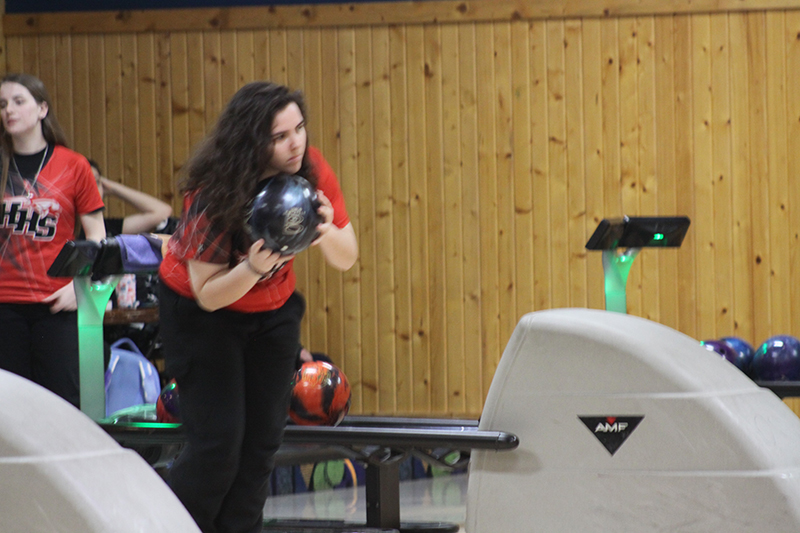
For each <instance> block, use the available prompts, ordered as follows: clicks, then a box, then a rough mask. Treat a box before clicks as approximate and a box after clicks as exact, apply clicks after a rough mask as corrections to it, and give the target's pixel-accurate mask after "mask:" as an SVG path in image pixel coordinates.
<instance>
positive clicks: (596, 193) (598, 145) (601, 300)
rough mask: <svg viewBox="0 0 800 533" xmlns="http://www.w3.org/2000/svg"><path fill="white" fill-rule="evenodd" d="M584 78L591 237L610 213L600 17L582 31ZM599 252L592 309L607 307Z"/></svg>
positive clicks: (594, 258)
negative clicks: (606, 201) (605, 167)
mask: <svg viewBox="0 0 800 533" xmlns="http://www.w3.org/2000/svg"><path fill="white" fill-rule="evenodd" d="M581 40H582V43H581V44H582V48H583V49H582V51H581V52H582V57H583V61H582V65H581V69H582V71H581V77H582V80H583V83H582V89H583V102H582V107H583V147H584V155H583V164H584V168H585V194H586V225H585V227H584V235H583V236H584V239H585V240H588V238H589V236H591V234H592V232H593V231H594V229H595V228H596V227H597V225H598V224H599V223H600V221H601V220H603V218H605V217H606V216H608V215H609V214H608V213H606V210H605V208H604V199H603V191H604V187H603V160H604V156H605V152H604V148H603V104H602V102H603V88H602V59H601V58H602V54H601V52H600V21H599V20H597V19H591V20H584V21H583V24H582V32H581ZM598 255H599V254H598V253H597V252H593V253H587V255H586V257H587V262H588V265H587V270H586V275H587V279H586V283H587V285H588V294H587V304H588V307H590V308H593V309H603V308H605V293H604V292H603V284H602V283H600V282H599V281H598V280H602V279H603V265H602V261H601V260H600V259H599V257H598Z"/></svg>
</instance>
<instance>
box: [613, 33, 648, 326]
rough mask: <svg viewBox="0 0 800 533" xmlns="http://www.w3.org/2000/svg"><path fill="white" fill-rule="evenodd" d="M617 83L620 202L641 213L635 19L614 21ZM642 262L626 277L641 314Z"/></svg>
mask: <svg viewBox="0 0 800 533" xmlns="http://www.w3.org/2000/svg"><path fill="white" fill-rule="evenodd" d="M617 39H618V45H617V49H618V58H617V72H618V81H617V83H618V84H619V85H618V87H619V107H618V113H619V131H618V134H619V178H618V180H619V181H618V187H619V202H620V204H621V206H622V212H623V213H625V214H626V215H629V216H633V215H640V214H641V211H640V209H639V193H640V191H641V184H640V181H639V149H638V147H639V94H638V91H637V85H638V83H637V82H638V67H637V63H638V59H639V58H638V51H637V46H636V45H637V39H636V19H635V18H624V19H620V20H619V23H618V24H617ZM641 272H642V261H641V260H639V261H636V262H635V263H633V267H632V268H631V271H630V274H629V277H628V290H627V297H628V312H629V313H632V314H634V315H637V316H641V315H642V274H641Z"/></svg>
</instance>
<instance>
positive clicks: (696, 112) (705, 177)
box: [690, 15, 716, 339]
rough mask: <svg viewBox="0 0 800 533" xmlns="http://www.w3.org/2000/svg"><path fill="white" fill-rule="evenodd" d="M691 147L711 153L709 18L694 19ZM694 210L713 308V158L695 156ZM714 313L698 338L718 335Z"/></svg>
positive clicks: (708, 305)
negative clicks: (695, 207)
mask: <svg viewBox="0 0 800 533" xmlns="http://www.w3.org/2000/svg"><path fill="white" fill-rule="evenodd" d="M690 31H691V33H692V38H691V42H692V51H691V57H692V69H691V76H692V106H693V113H692V146H691V150H692V152H693V154H694V155H697V156H699V154H711V153H712V138H711V127H712V117H711V114H712V110H711V35H710V31H711V22H710V19H709V17H708V16H707V15H701V16H697V17H692V19H691V30H690ZM692 162H693V165H692V174H693V176H694V180H693V183H694V195H695V205H696V206H697V209H696V210H695V215H694V220H695V223H696V225H697V227H696V228H695V232H694V235H695V241H694V242H695V246H696V248H695V250H696V253H697V262H696V266H697V270H696V274H695V276H696V279H697V304H698V306H699V307H702V308H704V309H714V306H715V303H714V277H715V275H716V264H715V261H714V259H715V257H714V246H715V237H714V212H715V211H716V209H715V207H716V205H715V203H714V177H713V175H712V173H711V163H712V158H711V157H708V156H706V157H693V158H692ZM715 324H716V320H715V318H714V314H713V313H697V336H698V338H700V339H710V338H714V337H715V336H716V332H715V327H714V326H715Z"/></svg>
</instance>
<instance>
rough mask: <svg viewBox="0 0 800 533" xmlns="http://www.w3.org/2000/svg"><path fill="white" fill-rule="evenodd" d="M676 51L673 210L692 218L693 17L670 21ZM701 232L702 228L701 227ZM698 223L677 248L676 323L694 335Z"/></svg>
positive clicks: (677, 18) (695, 331)
mask: <svg viewBox="0 0 800 533" xmlns="http://www.w3.org/2000/svg"><path fill="white" fill-rule="evenodd" d="M673 31H674V38H673V46H674V54H675V72H674V76H675V78H674V80H675V81H674V83H675V102H674V106H675V186H676V192H677V194H676V200H677V203H676V212H677V213H679V214H681V215H686V216H688V217H689V218H690V219H692V220H694V219H695V211H694V205H695V203H694V164H693V151H692V150H693V143H694V115H693V108H692V100H693V93H692V90H693V86H692V19H691V17H686V16H677V17H675V21H674V24H673ZM701 234H702V231H701ZM698 238H699V236H698V232H697V227H696V225H695V227H694V228H693V231H691V232H689V233H688V234H687V235H686V238H685V239H684V242H683V246H682V247H681V249H680V251H679V252H678V258H679V259H678V271H677V281H678V327H679V329H680V330H681V331H684V332H685V333H686V334H687V335H689V336H690V337H694V338H697V284H696V280H695V275H696V270H695V257H696V254H695V241H696V240H697V239H698Z"/></svg>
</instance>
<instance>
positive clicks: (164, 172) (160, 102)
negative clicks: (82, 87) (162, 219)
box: [154, 33, 179, 214]
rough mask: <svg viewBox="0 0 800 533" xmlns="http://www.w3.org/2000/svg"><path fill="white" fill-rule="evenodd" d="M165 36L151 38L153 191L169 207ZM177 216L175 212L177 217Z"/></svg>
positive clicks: (169, 136)
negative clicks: (152, 47)
mask: <svg viewBox="0 0 800 533" xmlns="http://www.w3.org/2000/svg"><path fill="white" fill-rule="evenodd" d="M170 44H171V42H170V38H169V34H167V33H159V34H157V35H156V37H155V46H156V51H155V55H156V64H155V76H156V77H155V81H154V85H155V99H156V123H155V135H156V154H157V158H158V161H157V165H156V168H157V170H156V172H157V174H156V184H155V186H156V190H157V191H158V197H159V198H160V199H161V200H164V201H165V202H167V203H172V201H173V199H174V198H175V196H178V194H176V191H174V190H173V187H172V184H173V182H174V176H175V171H174V168H173V165H174V163H173V161H174V152H173V149H172V145H173V138H172V127H173V124H172V120H171V116H172V90H173V87H172V78H171V76H170V72H171V71H172V48H171V46H170ZM178 213H179V212H176V214H178Z"/></svg>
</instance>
